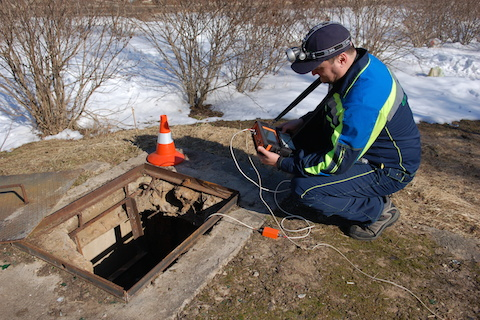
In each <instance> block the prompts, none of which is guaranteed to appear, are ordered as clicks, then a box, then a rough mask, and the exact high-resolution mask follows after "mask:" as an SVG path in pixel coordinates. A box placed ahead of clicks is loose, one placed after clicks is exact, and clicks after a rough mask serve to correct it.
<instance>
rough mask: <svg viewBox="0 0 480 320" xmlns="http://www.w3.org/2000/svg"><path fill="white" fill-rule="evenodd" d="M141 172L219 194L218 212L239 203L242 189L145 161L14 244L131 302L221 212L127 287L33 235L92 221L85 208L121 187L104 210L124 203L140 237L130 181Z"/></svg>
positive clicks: (60, 212) (87, 195)
mask: <svg viewBox="0 0 480 320" xmlns="http://www.w3.org/2000/svg"><path fill="white" fill-rule="evenodd" d="M142 176H150V177H152V178H153V179H161V180H165V181H167V182H169V183H172V184H175V185H178V186H183V187H187V188H189V189H192V190H195V191H198V192H202V193H205V194H209V195H213V196H216V197H219V198H220V199H222V200H221V202H220V205H221V207H220V208H219V209H218V210H216V212H218V213H226V212H227V211H228V210H229V209H231V208H232V207H233V206H234V205H236V203H237V201H238V195H239V192H238V191H236V190H233V189H229V188H226V187H223V186H220V185H218V184H215V183H211V182H207V181H203V180H200V179H196V178H193V177H190V176H187V175H184V174H180V173H177V172H173V171H170V170H167V169H164V168H161V167H156V166H152V165H150V164H148V163H145V164H143V165H140V166H138V167H136V168H134V169H132V170H130V171H128V172H126V173H125V174H123V175H121V176H119V177H117V178H115V179H114V180H112V181H110V182H108V183H106V184H104V185H103V186H101V187H99V188H98V189H95V190H93V191H91V192H90V193H88V194H86V195H85V196H83V197H81V198H79V199H77V200H76V201H74V202H72V203H70V204H68V205H67V206H65V207H63V208H62V209H60V210H58V211H56V212H55V213H53V214H51V215H49V216H47V217H46V218H44V219H43V220H42V221H41V222H40V224H39V225H38V226H37V227H36V228H35V229H34V230H33V231H32V233H31V234H30V235H29V236H28V237H26V238H25V239H22V240H20V241H17V242H14V243H13V245H15V246H17V247H19V248H20V249H22V250H24V251H26V252H28V253H30V254H32V255H34V256H36V257H39V258H41V259H43V260H45V261H47V262H48V263H51V264H53V265H54V266H56V267H58V268H60V269H63V270H65V271H68V272H70V273H72V274H74V275H77V276H79V277H81V278H83V279H85V280H87V281H89V282H91V283H93V284H94V285H95V286H97V287H99V288H101V289H103V290H105V291H107V292H108V293H110V294H112V295H114V296H116V297H118V298H121V299H123V300H124V301H125V302H128V301H129V299H130V298H131V297H133V296H134V295H135V294H136V293H137V292H138V291H139V290H140V289H142V288H143V287H145V286H146V285H147V284H148V283H150V282H151V281H152V280H153V279H154V278H155V277H156V276H157V275H159V274H160V273H161V272H163V271H165V270H166V269H167V268H168V267H169V266H170V265H171V264H172V263H174V261H175V260H176V259H178V258H179V256H180V255H182V254H183V253H185V252H186V251H188V250H189V249H190V248H191V247H192V246H193V245H194V244H195V243H196V241H197V240H198V238H199V237H200V236H201V235H203V234H205V233H206V232H207V231H208V230H209V229H210V228H212V227H213V226H214V225H215V224H216V223H217V222H218V221H219V220H220V219H221V216H220V215H215V216H212V217H211V218H209V219H207V220H206V221H205V222H204V223H203V224H201V225H200V226H199V227H198V228H197V229H196V230H195V231H194V232H193V233H192V234H191V235H190V236H189V237H188V238H187V239H186V240H184V241H183V242H182V243H181V244H180V245H178V246H177V247H176V248H175V249H174V250H173V251H171V252H170V253H169V254H168V255H167V256H166V257H165V258H164V259H162V260H161V261H160V262H159V263H158V264H157V265H155V267H153V268H152V269H151V270H150V271H149V272H148V273H147V274H146V275H145V276H143V277H142V278H141V279H140V280H139V281H137V282H136V283H135V284H134V285H133V286H132V287H130V288H129V289H125V288H123V287H121V286H119V285H117V284H115V283H113V282H111V281H109V280H107V279H105V278H103V277H100V276H98V275H96V274H94V273H90V272H87V271H85V270H82V269H80V268H78V267H76V266H75V265H73V264H72V263H70V262H69V261H65V260H62V259H60V258H58V257H55V256H54V255H52V254H51V253H49V252H47V251H46V250H44V249H42V248H40V247H39V246H37V245H36V244H35V243H33V242H32V241H30V239H32V238H35V236H36V235H38V234H41V233H46V232H48V231H49V230H51V229H52V228H54V227H56V226H58V225H60V224H62V223H63V222H65V221H67V220H69V219H70V218H72V217H74V216H77V218H78V226H77V228H82V227H84V225H85V224H87V223H89V222H84V219H82V214H81V212H82V210H84V209H86V208H88V207H89V206H92V205H94V204H95V203H97V202H98V201H100V200H101V199H103V198H105V197H106V196H108V195H110V194H112V193H113V192H115V191H117V190H119V189H120V188H122V189H123V190H124V191H125V197H124V199H122V200H121V201H119V202H117V203H114V204H113V205H112V207H111V208H109V209H107V210H105V212H107V211H109V210H112V208H114V207H118V206H124V207H125V208H126V211H127V216H128V218H129V220H130V224H131V228H132V233H133V236H134V237H138V236H139V235H141V234H142V226H141V223H140V217H139V213H138V209H137V207H136V202H135V196H136V194H135V192H131V191H129V190H128V184H129V183H131V182H133V181H136V180H137V179H138V178H140V177H142ZM105 212H104V213H105Z"/></svg>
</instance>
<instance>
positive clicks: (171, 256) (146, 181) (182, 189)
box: [15, 164, 238, 301]
mask: <svg viewBox="0 0 480 320" xmlns="http://www.w3.org/2000/svg"><path fill="white" fill-rule="evenodd" d="M237 200H238V192H237V191H235V190H232V189H228V188H225V187H222V186H220V185H217V184H214V183H211V182H207V181H203V180H199V179H196V178H193V177H190V176H186V175H183V174H179V173H176V172H172V171H169V170H166V169H163V168H159V167H155V166H152V165H150V164H144V165H141V166H139V167H136V168H134V169H132V170H130V171H128V172H127V173H125V174H123V175H121V176H119V177H117V178H116V179H114V180H112V181H110V182H108V183H106V184H105V185H103V186H102V187H100V188H98V189H96V190H94V191H92V192H90V193H89V194H87V195H85V196H83V197H82V198H79V199H78V200H76V201H74V202H72V203H70V204H69V205H67V206H65V207H63V208H62V209H60V210H58V211H56V212H55V213H53V214H51V215H49V216H47V217H46V218H44V219H43V220H42V221H41V222H40V224H39V225H38V226H37V227H36V228H35V229H34V230H33V231H32V232H31V233H30V234H29V235H28V236H27V237H26V238H24V239H22V240H20V241H17V242H15V245H17V246H18V247H20V248H21V249H23V250H26V251H27V252H29V253H30V254H32V255H35V256H37V257H39V258H41V259H43V260H46V261H47V262H49V263H52V264H53V265H55V266H57V267H59V268H61V269H64V270H66V271H68V272H71V273H73V274H75V275H78V276H80V277H82V278H83V279H85V280H87V281H89V282H91V283H93V284H94V285H96V286H98V287H100V288H102V289H104V290H106V291H107V292H109V293H111V294H113V295H115V296H117V297H119V298H123V299H124V300H125V301H128V300H129V298H130V297H132V296H133V295H135V293H137V292H138V291H139V290H140V289H141V288H143V287H144V286H145V285H146V284H148V283H150V282H151V281H152V280H153V278H154V277H155V276H156V275H158V274H159V273H161V272H163V271H164V270H166V269H167V268H168V267H169V266H170V265H172V264H173V263H174V262H175V260H176V259H177V258H178V257H179V256H180V255H181V254H183V253H185V252H186V251H187V250H188V249H189V248H190V247H192V246H193V245H194V243H195V242H196V240H197V239H198V238H199V237H200V236H201V235H203V234H204V233H205V232H207V231H208V230H209V229H210V228H212V227H213V225H214V224H215V223H216V222H218V220H219V219H220V216H219V215H213V216H211V215H212V214H213V213H225V212H226V211H228V210H229V209H230V208H231V207H232V206H234V205H235V204H236V202H237ZM210 216H211V217H210Z"/></svg>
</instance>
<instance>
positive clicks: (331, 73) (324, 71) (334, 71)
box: [312, 59, 343, 83]
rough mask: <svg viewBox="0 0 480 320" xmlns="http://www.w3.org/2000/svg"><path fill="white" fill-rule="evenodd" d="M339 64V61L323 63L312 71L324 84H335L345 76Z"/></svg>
mask: <svg viewBox="0 0 480 320" xmlns="http://www.w3.org/2000/svg"><path fill="white" fill-rule="evenodd" d="M337 64H338V63H337V59H333V60H326V61H323V62H322V63H320V64H319V65H318V67H316V68H315V69H313V70H312V75H313V76H316V75H318V76H319V77H320V79H321V81H322V82H323V83H334V82H336V81H337V80H338V79H340V78H341V76H343V74H341V73H340V71H341V69H340V68H339V66H338V65H337ZM340 75H341V76H340Z"/></svg>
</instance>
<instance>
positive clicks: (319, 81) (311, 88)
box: [272, 77, 322, 124]
mask: <svg viewBox="0 0 480 320" xmlns="http://www.w3.org/2000/svg"><path fill="white" fill-rule="evenodd" d="M321 83H322V80H320V77H318V79H317V80H315V81H314V82H312V84H310V85H309V86H308V88H307V89H305V90H304V91H303V92H302V93H300V95H299V96H298V97H297V98H296V99H295V100H293V101H292V103H290V104H289V105H288V107H286V108H285V110H283V111H282V112H281V113H280V114H279V115H278V116H277V117H276V118H275V119H274V120H273V122H272V124H273V123H275V122H277V121H278V120H280V119H281V118H282V117H283V116H284V115H286V114H287V113H288V112H289V111H290V110H292V109H293V108H294V107H295V106H296V105H297V104H299V103H300V101H302V100H303V99H305V97H306V96H308V95H309V94H310V93H311V92H312V91H313V90H315V88H317V87H318V86H319V85H320V84H321Z"/></svg>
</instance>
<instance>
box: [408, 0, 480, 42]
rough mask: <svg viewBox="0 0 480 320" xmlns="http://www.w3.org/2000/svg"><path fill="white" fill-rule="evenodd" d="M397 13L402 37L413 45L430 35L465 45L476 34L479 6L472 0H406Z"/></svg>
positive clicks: (479, 15)
mask: <svg viewBox="0 0 480 320" xmlns="http://www.w3.org/2000/svg"><path fill="white" fill-rule="evenodd" d="M401 12H402V18H403V25H404V27H405V30H404V33H405V36H406V37H408V38H409V40H410V41H411V43H412V44H413V45H414V46H415V47H421V46H423V45H428V43H429V41H430V40H432V39H434V38H438V39H440V40H442V41H453V42H460V43H462V44H469V43H470V42H471V41H472V40H474V39H476V38H478V37H479V36H480V7H479V6H478V3H477V1H475V0H458V1H441V2H439V1H435V0H425V1H409V2H405V3H404V10H402V11H401Z"/></svg>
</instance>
